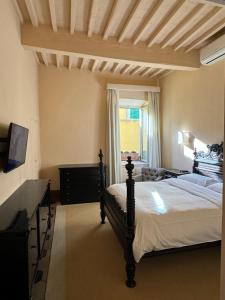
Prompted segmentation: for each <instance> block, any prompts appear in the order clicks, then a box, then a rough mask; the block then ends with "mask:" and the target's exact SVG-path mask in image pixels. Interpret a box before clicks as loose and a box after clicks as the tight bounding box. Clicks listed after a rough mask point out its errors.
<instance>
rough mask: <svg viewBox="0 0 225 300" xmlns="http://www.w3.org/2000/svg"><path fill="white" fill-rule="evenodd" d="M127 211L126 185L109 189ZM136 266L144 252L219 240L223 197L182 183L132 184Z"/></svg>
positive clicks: (193, 185)
mask: <svg viewBox="0 0 225 300" xmlns="http://www.w3.org/2000/svg"><path fill="white" fill-rule="evenodd" d="M108 191H109V192H110V193H111V194H112V195H114V196H115V197H116V199H117V201H118V203H119V204H120V206H121V208H122V209H123V210H124V211H126V184H114V185H111V186H110V187H109V188H108ZM135 212H136V216H135V224H136V226H135V239H134V242H133V252H134V257H135V260H136V262H138V261H139V260H140V259H141V257H142V256H143V255H144V254H145V253H146V252H151V251H154V250H163V249H169V248H177V247H182V246H189V245H194V244H199V243H205V242H211V241H215V240H220V239H221V221H222V194H219V193H216V192H214V191H212V190H210V189H207V188H205V187H202V186H199V185H197V184H194V183H191V182H187V181H184V180H181V179H177V178H176V179H167V180H164V181H160V182H150V181H148V182H137V183H136V184H135Z"/></svg>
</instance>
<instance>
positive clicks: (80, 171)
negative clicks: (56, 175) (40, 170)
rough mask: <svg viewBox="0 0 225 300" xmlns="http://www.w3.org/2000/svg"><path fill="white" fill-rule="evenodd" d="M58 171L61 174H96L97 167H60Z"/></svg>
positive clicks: (97, 172) (97, 171)
mask: <svg viewBox="0 0 225 300" xmlns="http://www.w3.org/2000/svg"><path fill="white" fill-rule="evenodd" d="M60 173H61V174H62V175H63V176H76V175H78V176H87V175H89V176H98V174H99V170H98V168H74V169H66V170H64V169H61V170H60Z"/></svg>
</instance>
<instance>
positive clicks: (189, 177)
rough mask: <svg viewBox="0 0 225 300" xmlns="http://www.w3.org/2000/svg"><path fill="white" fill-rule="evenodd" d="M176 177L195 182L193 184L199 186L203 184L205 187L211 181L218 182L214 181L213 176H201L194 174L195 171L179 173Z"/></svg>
mask: <svg viewBox="0 0 225 300" xmlns="http://www.w3.org/2000/svg"><path fill="white" fill-rule="evenodd" d="M178 178H179V179H182V180H186V181H190V182H192V183H195V184H198V185H201V186H205V187H206V186H208V185H211V184H213V183H218V181H216V180H215V179H213V178H210V177H207V176H202V175H199V174H195V173H191V174H185V175H181V176H179V177H178Z"/></svg>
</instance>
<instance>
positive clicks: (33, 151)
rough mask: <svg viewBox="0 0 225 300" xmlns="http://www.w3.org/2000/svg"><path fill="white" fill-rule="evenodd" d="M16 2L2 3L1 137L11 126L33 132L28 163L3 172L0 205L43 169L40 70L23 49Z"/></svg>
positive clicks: (0, 178)
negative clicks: (40, 168)
mask: <svg viewBox="0 0 225 300" xmlns="http://www.w3.org/2000/svg"><path fill="white" fill-rule="evenodd" d="M12 2H13V1H0V36H1V43H0V137H4V136H5V134H6V132H7V128H8V125H9V123H10V122H15V123H18V124H20V125H23V126H26V127H28V128H29V129H30V134H29V142H28V151H27V160H26V164H25V165H23V166H22V167H20V168H18V169H16V170H14V171H12V172H10V173H8V174H4V173H2V172H1V171H0V204H1V203H3V202H4V201H5V200H6V198H7V197H8V196H9V195H10V194H11V193H12V192H13V191H14V190H15V189H16V188H17V187H18V186H19V185H20V184H21V183H22V182H23V181H24V180H25V179H26V178H37V176H38V172H39V167H40V150H39V149H40V146H39V116H38V115H39V109H38V70H37V66H36V62H35V59H34V56H33V54H32V53H31V52H25V51H24V50H23V48H22V46H21V45H20V24H19V20H17V16H16V14H15V10H14V8H13V7H12Z"/></svg>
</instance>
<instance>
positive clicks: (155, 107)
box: [147, 92, 161, 168]
mask: <svg viewBox="0 0 225 300" xmlns="http://www.w3.org/2000/svg"><path fill="white" fill-rule="evenodd" d="M147 98H148V103H149V167H150V168H160V167H161V142H160V117H159V93H155V92H148V93H147Z"/></svg>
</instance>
